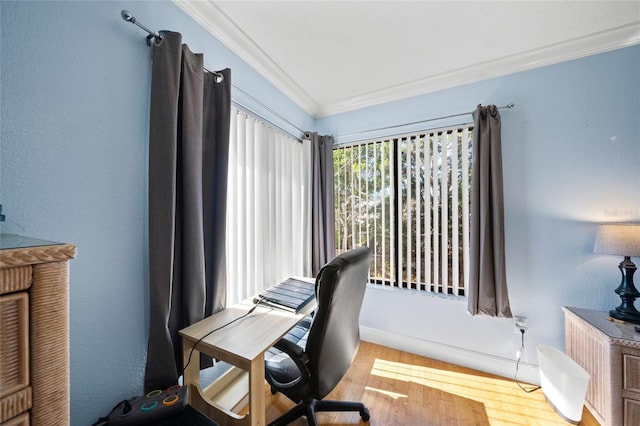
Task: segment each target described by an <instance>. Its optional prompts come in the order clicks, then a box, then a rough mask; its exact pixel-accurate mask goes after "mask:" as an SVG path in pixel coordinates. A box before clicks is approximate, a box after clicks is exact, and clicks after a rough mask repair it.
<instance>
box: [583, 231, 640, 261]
mask: <svg viewBox="0 0 640 426" xmlns="http://www.w3.org/2000/svg"><path fill="white" fill-rule="evenodd" d="M593 252H594V253H603V254H617V255H620V256H633V257H640V223H610V224H602V225H600V227H599V228H598V233H597V234H596V242H595V245H594V247H593Z"/></svg>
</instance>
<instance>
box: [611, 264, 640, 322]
mask: <svg viewBox="0 0 640 426" xmlns="http://www.w3.org/2000/svg"><path fill="white" fill-rule="evenodd" d="M618 269H620V272H621V273H622V282H621V283H620V286H619V287H618V288H617V289H616V293H617V294H618V295H619V296H620V299H621V300H622V303H621V304H620V306H618V307H617V308H615V309H612V310H610V311H609V315H610V316H611V317H612V318H615V319H619V320H622V321H627V322H632V323H635V324H640V312H638V310H637V309H636V308H635V306H633V302H634V301H635V300H636V299H637V298H638V297H640V292H639V291H638V290H637V289H636V287H635V286H634V285H633V273H634V272H635V271H636V269H637V268H636V265H635V264H634V263H633V262H632V261H631V258H630V257H629V256H625V257H624V260H623V261H622V262H620V265H618Z"/></svg>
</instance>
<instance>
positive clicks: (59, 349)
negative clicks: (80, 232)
mask: <svg viewBox="0 0 640 426" xmlns="http://www.w3.org/2000/svg"><path fill="white" fill-rule="evenodd" d="M75 252H76V249H75V246H73V245H71V244H61V243H55V242H51V241H43V240H36V239H33V238H27V237H22V236H18V235H8V234H0V424H3V425H5V424H6V425H12V426H18V425H20V426H26V425H29V424H31V425H43V426H44V425H68V424H69V423H70V418H69V314H68V311H69V289H68V287H69V283H68V261H69V260H70V259H72V258H73V257H74V256H75Z"/></svg>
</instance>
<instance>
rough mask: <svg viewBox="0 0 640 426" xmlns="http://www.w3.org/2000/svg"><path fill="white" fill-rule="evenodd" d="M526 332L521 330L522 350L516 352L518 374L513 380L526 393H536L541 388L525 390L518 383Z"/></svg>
mask: <svg viewBox="0 0 640 426" xmlns="http://www.w3.org/2000/svg"><path fill="white" fill-rule="evenodd" d="M525 330H526V329H524V328H521V329H520V334H521V340H520V349H518V352H516V358H518V361H517V362H516V374H515V375H514V376H513V380H515V382H516V384H517V385H518V387H519V388H520V389H522V390H523V391H524V392H526V393H532V392H535V391H537V390H538V389H540V386H533V387H529V388H525V387H524V386H522V385H521V384H520V382H519V381H518V368H519V367H520V359H522V356H523V355H524V332H525Z"/></svg>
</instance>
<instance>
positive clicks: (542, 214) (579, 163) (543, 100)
mask: <svg viewBox="0 0 640 426" xmlns="http://www.w3.org/2000/svg"><path fill="white" fill-rule="evenodd" d="M510 102H513V103H515V108H514V109H511V110H502V112H501V115H502V144H503V169H504V190H505V221H506V225H505V227H506V229H505V234H506V235H505V237H506V248H507V253H506V257H507V259H506V261H507V279H508V284H509V293H510V299H511V304H512V309H513V312H514V314H516V315H525V316H527V317H528V319H529V331H528V333H527V336H528V338H527V341H528V345H527V347H528V349H527V350H526V355H527V359H526V360H525V361H527V362H531V363H533V364H537V363H536V354H535V345H536V344H537V343H545V344H549V345H552V346H556V347H559V348H564V323H563V314H562V311H561V309H560V308H561V306H564V305H567V306H577V307H582V308H591V309H598V310H609V309H611V308H613V307H615V306H617V305H619V304H620V299H619V298H618V296H617V295H616V294H615V293H614V289H615V288H616V287H617V286H618V284H619V283H620V272H619V271H618V269H617V265H618V263H619V262H620V260H622V259H621V258H619V257H616V256H602V255H595V254H593V242H594V237H595V232H596V227H597V223H599V222H618V221H620V222H622V221H635V222H640V46H634V47H629V48H625V49H620V50H616V51H611V52H607V53H604V54H600V55H595V56H591V57H587V58H582V59H578V60H573V61H569V62H565V63H562V64H557V65H553V66H547V67H544V68H539V69H536V70H531V71H527V72H520V73H517V74H512V75H509V76H506V77H501V78H496V79H491V80H486V81H482V82H479V83H475V84H469V85H465V86H461V87H457V88H453V89H449V90H444V91H441V92H437V93H432V94H427V95H423V96H417V97H414V98H411V99H406V100H402V101H397V102H392V103H388V104H384V105H379V106H375V107H370V108H364V109H360V110H358V111H353V112H348V113H343V114H339V115H335V116H331V117H326V118H323V119H320V120H318V125H317V128H318V129H319V132H320V133H330V134H334V135H335V136H336V137H337V138H338V140H339V141H348V140H349V138H346V137H340V136H341V135H345V134H349V133H353V132H358V131H362V130H366V129H373V128H380V127H385V126H391V125H397V124H402V123H407V122H414V121H418V120H424V119H428V118H434V117H439V116H447V115H451V114H456V113H459V112H465V111H472V110H473V109H475V106H476V105H477V104H479V103H481V104H484V105H487V104H495V105H505V104H508V103H510ZM469 121H471V116H466V117H460V118H456V119H454V120H452V119H449V120H441V121H439V122H432V123H429V125H430V128H433V127H436V126H439V125H449V124H454V122H458V123H461V122H469ZM414 127H415V126H414ZM406 130H409V129H408V128H404V129H400V130H396V131H397V132H403V131H406ZM377 133H382V134H384V133H385V132H377ZM386 133H388V131H386ZM365 136H367V137H368V136H370V134H366V135H365ZM390 304H391V305H393V306H402V309H401V310H389V309H387V308H386V307H387V306H390ZM361 323H362V325H363V326H364V327H365V328H367V329H370V330H373V331H375V332H374V333H372V334H371V333H370V334H369V335H368V337H370V338H373V339H374V340H378V341H380V342H385V341H389V344H393V345H395V346H396V347H398V346H401V347H404V348H407V349H410V350H412V351H415V352H418V353H423V354H426V355H434V353H433V349H434V348H435V349H436V351H437V349H438V348H439V349H442V350H443V352H445V353H446V356H447V357H451V353H452V351H453V350H454V349H456V350H457V349H460V350H459V351H457V352H460V353H461V356H460V359H459V361H460V362H461V363H462V362H466V363H467V364H468V365H469V366H473V367H476V368H481V369H485V370H491V371H492V372H494V373H498V374H502V375H505V376H508V377H511V376H512V375H513V372H514V368H513V362H514V360H515V358H514V354H515V352H516V350H517V349H518V347H519V346H520V337H519V335H518V334H517V333H516V334H515V335H514V331H513V330H514V327H513V322H512V321H511V320H506V319H493V318H486V317H471V316H469V315H468V314H467V313H466V301H455V300H448V299H442V298H437V297H415V296H412V295H408V294H406V293H399V292H395V293H394V292H389V291H383V290H377V289H372V288H370V289H369V290H368V291H367V295H366V298H365V304H364V307H363V315H362V317H361ZM425 324H428V325H429V326H426V327H425ZM380 331H383V332H384V333H380ZM385 333H391V335H392V338H391V340H389V335H386V334H385ZM398 336H404V337H406V338H407V339H405V342H402V341H400V344H399V343H398V339H399V338H398ZM400 340H401V339H400ZM445 347H446V350H444V348H445ZM462 352H465V353H466V354H465V353H462ZM478 353H480V354H483V355H487V356H486V357H484V358H479V357H478V356H477V354H478ZM465 355H466V359H464V358H465ZM489 363H493V364H494V366H489V365H488V364H489ZM534 379H535V377H533V378H532V380H534Z"/></svg>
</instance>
